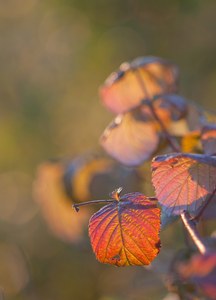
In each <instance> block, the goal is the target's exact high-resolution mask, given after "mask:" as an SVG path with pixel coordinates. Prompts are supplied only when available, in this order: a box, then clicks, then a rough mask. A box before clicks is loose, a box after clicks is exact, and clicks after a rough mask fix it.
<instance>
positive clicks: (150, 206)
mask: <svg viewBox="0 0 216 300" xmlns="http://www.w3.org/2000/svg"><path fill="white" fill-rule="evenodd" d="M159 230H160V210H159V209H158V208H157V207H156V205H155V203H154V202H153V201H152V200H151V199H150V198H147V197H145V196H144V195H142V194H140V193H130V194H126V195H124V196H122V197H120V199H119V201H117V200H116V201H115V200H114V202H113V203H112V204H109V205H106V206H104V207H103V208H101V209H100V210H99V211H98V212H96V213H95V214H94V215H93V216H92V217H91V219H90V222H89V235H90V239H91V244H92V247H93V250H94V253H95V255H96V257H97V259H98V260H99V261H100V262H102V263H108V264H112V265H116V266H119V267H120V266H129V265H137V266H141V265H148V264H150V263H151V261H152V260H153V259H154V258H155V257H156V256H157V254H158V253H159V250H160V238H159Z"/></svg>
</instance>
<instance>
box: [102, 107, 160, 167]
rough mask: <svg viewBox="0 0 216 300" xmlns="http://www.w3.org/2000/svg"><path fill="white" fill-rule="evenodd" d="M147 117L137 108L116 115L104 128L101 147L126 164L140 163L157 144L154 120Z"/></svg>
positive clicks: (157, 138) (157, 137)
mask: <svg viewBox="0 0 216 300" xmlns="http://www.w3.org/2000/svg"><path fill="white" fill-rule="evenodd" d="M148 118H149V116H147V115H144V113H142V112H140V111H138V110H135V111H133V112H129V113H126V114H123V115H118V116H117V117H116V118H115V120H114V121H113V122H112V123H111V124H110V125H109V126H108V127H107V128H106V129H105V131H104V133H103V135H102V137H101V139H100V143H101V145H102V147H103V148H104V149H105V150H106V152H107V153H108V154H109V155H111V156H112V157H114V158H115V159H117V160H118V161H120V162H121V163H123V164H125V165H127V166H135V165H139V164H141V163H142V162H143V161H145V160H147V159H148V158H149V157H151V155H152V154H153V152H154V151H155V150H156V149H157V146H158V144H159V136H158V133H157V130H156V128H155V125H154V122H153V121H152V120H148Z"/></svg>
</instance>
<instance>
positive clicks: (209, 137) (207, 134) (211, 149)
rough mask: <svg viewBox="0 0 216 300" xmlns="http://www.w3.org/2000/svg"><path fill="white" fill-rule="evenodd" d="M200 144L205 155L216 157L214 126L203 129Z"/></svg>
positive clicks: (215, 132) (210, 125)
mask: <svg viewBox="0 0 216 300" xmlns="http://www.w3.org/2000/svg"><path fill="white" fill-rule="evenodd" d="M201 142H202V146H203V150H204V152H205V154H208V155H216V124H209V125H206V126H204V127H203V130H202V136H201Z"/></svg>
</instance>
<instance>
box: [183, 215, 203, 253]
mask: <svg viewBox="0 0 216 300" xmlns="http://www.w3.org/2000/svg"><path fill="white" fill-rule="evenodd" d="M181 219H182V222H183V224H184V226H185V228H186V230H187V231H188V233H189V235H190V237H191V239H192V240H193V242H194V244H195V245H196V246H197V248H198V250H199V252H200V253H201V254H206V253H207V252H208V247H207V245H205V243H204V241H203V240H202V238H201V236H200V234H199V232H198V230H197V228H196V223H195V221H194V220H193V219H192V218H191V216H190V215H189V213H188V212H186V211H184V212H183V213H181Z"/></svg>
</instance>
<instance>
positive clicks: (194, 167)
mask: <svg viewBox="0 0 216 300" xmlns="http://www.w3.org/2000/svg"><path fill="white" fill-rule="evenodd" d="M152 182H153V185H154V187H155V190H156V196H157V198H158V201H159V202H160V204H161V205H162V207H163V209H164V210H165V211H166V213H167V214H168V215H172V214H173V215H178V214H180V213H182V212H183V211H184V210H187V211H189V212H190V213H191V214H193V215H194V214H196V213H197V212H198V209H199V208H200V206H201V205H202V204H203V203H204V202H205V201H206V200H207V198H208V197H209V195H210V194H211V193H212V192H213V190H214V189H215V187H216V157H209V156H207V155H201V154H181V153H177V154H168V155H162V156H158V157H156V158H154V160H153V162H152Z"/></svg>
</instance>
